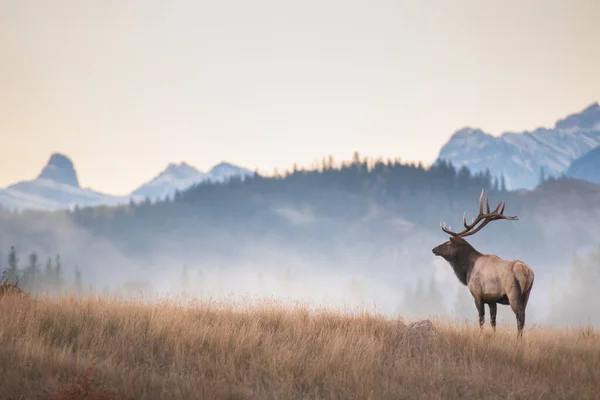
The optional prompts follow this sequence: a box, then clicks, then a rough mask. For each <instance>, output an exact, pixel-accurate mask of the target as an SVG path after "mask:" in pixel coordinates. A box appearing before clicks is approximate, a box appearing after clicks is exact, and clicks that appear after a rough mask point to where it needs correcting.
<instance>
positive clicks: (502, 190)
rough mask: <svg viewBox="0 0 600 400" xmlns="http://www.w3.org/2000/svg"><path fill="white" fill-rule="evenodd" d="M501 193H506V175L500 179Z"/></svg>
mask: <svg viewBox="0 0 600 400" xmlns="http://www.w3.org/2000/svg"><path fill="white" fill-rule="evenodd" d="M500 191H501V192H506V180H505V179H504V174H502V176H501V177H500Z"/></svg>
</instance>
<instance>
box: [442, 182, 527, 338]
mask: <svg viewBox="0 0 600 400" xmlns="http://www.w3.org/2000/svg"><path fill="white" fill-rule="evenodd" d="M483 193H484V192H483V191H482V192H481V196H480V197H479V215H478V216H477V217H476V218H475V219H474V220H473V222H472V223H471V224H467V218H466V213H465V214H464V215H463V224H464V226H465V229H463V230H462V231H460V232H458V233H456V232H452V231H451V230H450V229H449V228H447V227H446V225H445V224H444V225H442V224H441V223H440V228H442V230H443V231H444V232H446V233H447V234H449V235H450V240H448V241H447V242H445V243H442V244H440V245H439V246H437V247H435V248H434V249H433V250H432V251H433V254H435V255H436V256H440V257H442V258H444V259H445V260H446V261H448V263H449V264H450V266H451V267H452V269H453V270H454V273H455V275H456V277H457V278H458V280H459V281H460V282H461V283H462V284H463V285H466V286H467V287H468V289H469V291H470V292H471V295H472V296H473V299H474V300H475V307H477V311H478V313H479V326H480V328H483V324H484V322H485V304H487V305H488V306H489V309H490V322H491V325H492V328H493V329H494V331H495V330H496V313H497V305H498V304H503V305H510V307H511V308H512V310H513V312H514V313H515V315H516V317H517V337H519V338H520V337H522V335H523V328H524V326H525V308H526V307H527V301H528V300H529V294H530V293H531V288H532V287H533V280H534V273H533V270H532V269H531V268H530V267H529V266H528V265H527V264H525V263H524V262H522V261H518V260H503V259H501V258H500V257H498V256H495V255H493V254H482V253H480V252H479V251H477V250H476V249H475V248H473V246H471V245H470V244H469V243H468V242H467V241H466V240H465V239H464V238H465V237H466V236H470V235H473V234H475V233H477V232H478V231H479V230H480V229H481V228H483V227H484V226H485V225H487V224H488V223H489V222H490V221H495V220H500V219H507V220H516V219H517V217H508V216H505V215H504V214H503V213H504V206H505V204H504V203H503V202H502V201H501V202H500V203H499V204H498V206H497V207H496V209H495V210H494V211H491V212H490V204H489V200H488V198H487V196H486V209H487V212H486V213H485V214H484V212H483ZM480 222H481V224H480V225H479V226H477V224H479V223H480ZM476 226H477V227H476Z"/></svg>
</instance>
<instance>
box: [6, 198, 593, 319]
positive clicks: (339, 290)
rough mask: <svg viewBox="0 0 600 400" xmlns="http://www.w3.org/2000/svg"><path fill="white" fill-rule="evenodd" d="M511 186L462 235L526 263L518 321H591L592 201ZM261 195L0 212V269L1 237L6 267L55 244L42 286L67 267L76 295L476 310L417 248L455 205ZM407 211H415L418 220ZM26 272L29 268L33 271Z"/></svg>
mask: <svg viewBox="0 0 600 400" xmlns="http://www.w3.org/2000/svg"><path fill="white" fill-rule="evenodd" d="M473 193H476V192H473ZM569 193H570V194H569V198H570V197H572V196H573V195H572V192H569ZM519 196H521V197H519ZM523 196H524V195H523V194H514V193H513V194H508V193H506V194H505V197H507V198H508V199H509V200H508V206H507V212H506V213H507V214H509V215H510V214H512V213H513V212H515V213H517V212H518V213H519V220H518V221H497V222H492V223H491V224H490V225H488V226H487V227H486V228H484V229H483V230H482V231H481V232H479V233H478V234H476V235H474V236H473V237H470V238H469V242H470V243H471V244H472V245H473V246H474V247H475V248H476V249H478V250H479V251H481V252H483V253H494V254H497V255H499V256H500V257H502V258H505V259H520V260H522V261H524V262H526V263H528V264H529V265H530V266H531V267H532V268H533V269H534V271H535V274H536V278H535V283H534V286H533V290H532V294H531V297H530V301H529V305H528V308H527V320H526V326H531V325H535V324H543V325H571V326H573V325H588V324H592V325H596V326H600V313H598V311H600V310H598V308H600V306H599V305H600V301H599V300H600V295H599V294H598V293H599V291H597V290H595V288H596V287H597V284H598V283H600V257H598V254H596V255H595V256H594V252H595V251H596V250H597V249H598V243H600V229H599V228H598V226H599V225H598V224H596V223H590V222H594V221H597V219H598V215H600V214H598V211H597V210H596V209H588V212H587V213H584V212H582V211H581V209H579V208H578V209H569V208H558V209H556V208H553V209H554V211H553V213H552V214H550V213H548V211H547V207H548V206H547V205H545V204H544V202H543V201H535V202H534V201H533V200H532V198H533V197H532V196H533V194H531V193H530V194H529V195H527V196H529V197H527V196H525V197H523ZM581 196H587V195H585V194H582V195H581ZM477 197H478V196H475V197H473V196H471V195H469V194H467V195H465V197H464V198H463V199H460V200H457V201H456V204H455V205H454V206H453V207H454V208H455V209H456V210H463V211H467V213H468V215H469V216H470V217H471V216H473V215H474V214H473V213H474V212H476V207H477ZM265 198H267V199H268V202H267V205H266V206H264V207H262V206H261V207H259V208H258V209H260V212H255V211H256V210H254V211H248V210H245V211H242V210H240V209H239V208H236V205H235V203H234V204H229V205H228V207H230V208H228V209H227V210H226V212H224V213H220V214H219V213H217V212H214V210H213V211H212V212H211V218H208V219H207V218H200V217H198V215H197V214H194V213H195V212H196V211H190V210H192V209H194V210H197V209H198V208H197V207H200V206H199V205H196V206H194V207H192V208H182V209H180V214H177V213H175V212H172V211H168V212H167V211H164V210H171V209H174V208H176V207H179V206H177V204H178V203H177V202H171V203H164V204H161V203H159V204H150V205H146V206H145V207H146V208H144V207H142V206H139V207H138V208H137V209H136V210H135V213H134V214H135V216H131V215H133V214H131V210H128V207H129V206H123V207H120V208H101V209H89V210H84V211H81V213H82V214H81V215H77V214H73V213H69V212H53V213H45V212H23V213H19V214H15V213H7V212H3V213H2V214H1V218H2V225H1V228H0V249H1V250H0V251H1V253H0V268H2V269H7V268H8V264H7V262H8V261H7V260H8V252H9V249H10V246H11V245H14V246H15V249H16V252H17V254H18V257H19V270H24V269H26V267H27V264H28V255H29V254H30V253H32V252H35V253H36V254H37V255H38V257H39V263H40V267H41V270H42V272H43V265H44V263H45V262H46V259H47V258H48V257H53V258H54V257H55V256H56V255H57V254H59V255H60V258H61V263H62V277H61V278H62V280H63V282H62V284H61V285H60V288H59V290H55V291H54V293H53V294H54V295H56V294H60V293H66V292H73V291H74V290H73V288H74V284H75V273H74V271H75V268H76V267H77V268H79V270H80V271H81V281H82V282H81V286H82V287H81V288H80V289H79V290H78V293H79V294H80V295H85V294H86V293H89V292H95V293H103V294H110V295H116V294H119V295H124V296H126V297H134V298H141V299H144V301H150V302H152V301H154V300H155V299H157V298H164V297H165V296H167V297H168V296H170V297H177V296H179V295H180V294H182V293H185V295H186V296H188V297H194V298H198V299H204V300H207V299H250V300H252V299H254V300H260V299H262V298H269V299H271V300H275V301H278V302H281V303H282V304H286V303H294V302H296V301H300V302H302V303H304V304H308V305H311V306H314V307H331V308H336V309H354V310H369V311H372V312H377V313H382V314H384V315H387V316H389V317H392V318H395V317H402V318H405V319H417V318H443V319H450V320H458V321H462V322H464V321H468V323H470V324H475V323H476V321H477V311H476V309H475V306H474V303H473V300H472V298H471V296H470V294H469V293H468V290H467V288H466V287H465V286H463V285H462V284H460V282H459V281H458V279H457V278H456V276H455V275H454V273H453V271H452V268H451V267H450V265H449V264H448V263H447V262H446V261H444V260H443V259H442V258H440V257H435V256H434V255H433V254H432V252H431V250H432V248H433V247H435V246H436V245H438V244H440V243H442V242H444V241H446V240H447V239H448V237H447V235H446V234H445V233H443V232H442V231H441V230H440V229H439V226H438V224H434V223H429V222H428V221H434V220H436V219H437V220H439V221H442V220H445V221H446V222H448V221H450V222H453V223H454V225H455V226H459V225H458V223H460V221H461V219H462V212H454V213H453V214H452V215H447V214H448V212H449V211H447V210H439V211H436V212H432V213H430V214H429V215H427V217H424V215H425V214H418V215H408V214H405V215H404V216H403V215H402V214H401V213H399V212H398V211H396V210H395V208H394V207H393V206H390V205H389V204H386V203H385V202H378V203H368V202H365V203H364V204H363V203H360V202H359V203H354V204H349V203H344V202H339V203H336V204H332V205H331V204H330V205H329V207H331V209H332V210H335V211H328V212H324V211H323V210H324V209H323V208H322V207H321V208H319V207H317V206H315V205H314V204H311V203H310V202H303V201H299V202H298V203H297V204H293V203H290V202H287V201H282V200H281V198H277V197H270V196H267V195H265ZM497 199H498V196H497V195H495V196H494V201H497ZM544 199H546V200H547V198H545V197H544ZM553 199H554V200H552V201H554V202H555V203H554V205H555V206H556V205H557V204H560V203H556V202H557V201H558V202H560V199H559V197H557V196H555V197H554V198H553ZM557 199H558V200H557ZM593 199H594V198H587V197H586V201H593ZM546 200H544V201H546ZM359 204H362V205H361V206H359ZM596 204H598V203H596ZM583 205H584V206H586V204H583ZM357 210H358V211H357ZM119 213H123V214H119ZM442 213H446V215H442ZM92 215H93V218H92V217H91V216H92ZM157 215H160V217H158V216H157ZM177 215H179V216H177ZM182 215H183V217H181V216H182ZM351 215H352V216H353V217H352V218H351V217H350V216H351ZM186 216H187V217H186ZM543 216H545V217H543ZM542 217H543V218H542ZM421 220H426V222H427V223H423V225H421V224H420V223H419V221H421ZM90 221H92V222H90ZM539 221H542V223H540V222H539ZM564 221H569V222H568V224H564ZM562 224H564V225H562ZM561 226H562V228H560V229H559V227H561ZM582 226H585V227H586V230H582V229H581V227H582ZM577 257H578V258H579V259H581V260H580V261H579V264H580V265H579V266H577V265H578V264H577V263H578V262H576V258H577ZM590 257H592V258H590ZM593 257H595V258H593ZM39 279H40V281H43V279H44V277H43V273H42V274H40V278H39ZM39 287H43V285H41V286H39ZM40 291H43V289H40ZM487 321H489V309H487V307H486V322H487ZM498 323H499V324H511V325H515V326H516V321H515V317H514V314H513V313H512V311H511V309H510V307H509V306H500V307H498Z"/></svg>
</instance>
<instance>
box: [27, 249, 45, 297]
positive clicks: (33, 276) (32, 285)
mask: <svg viewBox="0 0 600 400" xmlns="http://www.w3.org/2000/svg"><path fill="white" fill-rule="evenodd" d="M37 261H38V256H37V254H36V253H35V252H34V253H31V254H30V255H29V265H27V268H25V277H24V279H23V281H24V282H23V286H25V287H27V288H28V289H29V290H31V291H36V290H38V288H39V281H40V275H41V274H40V272H41V271H40V265H39V264H38V263H37Z"/></svg>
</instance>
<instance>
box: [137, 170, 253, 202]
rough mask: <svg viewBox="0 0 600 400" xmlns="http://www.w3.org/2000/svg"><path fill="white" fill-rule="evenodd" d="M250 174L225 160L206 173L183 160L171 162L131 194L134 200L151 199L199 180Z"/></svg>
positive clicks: (186, 187) (221, 179)
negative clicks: (176, 162) (175, 162)
mask: <svg viewBox="0 0 600 400" xmlns="http://www.w3.org/2000/svg"><path fill="white" fill-rule="evenodd" d="M250 175H252V171H250V170H248V169H246V168H241V167H238V166H236V165H233V164H230V163H226V162H221V163H219V164H217V165H215V166H214V167H213V168H211V170H210V171H208V173H203V172H201V171H199V170H198V169H197V168H195V167H193V166H191V165H189V164H187V163H185V162H182V163H179V164H173V163H171V164H169V165H168V166H167V168H166V169H165V170H163V171H162V172H161V173H159V174H158V175H157V176H156V177H154V178H153V179H152V180H150V181H149V182H147V183H145V184H143V185H142V186H140V187H139V188H137V189H136V190H134V191H133V193H132V194H131V196H132V197H133V198H134V199H136V200H137V199H141V198H146V197H148V198H150V199H153V200H154V199H164V198H165V197H171V196H173V195H174V194H175V192H176V191H183V190H186V189H189V188H190V187H192V186H193V185H195V184H198V183H201V182H207V181H208V182H225V181H227V180H228V179H230V178H232V177H234V176H239V177H241V178H242V179H243V178H244V177H246V176H250Z"/></svg>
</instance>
